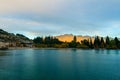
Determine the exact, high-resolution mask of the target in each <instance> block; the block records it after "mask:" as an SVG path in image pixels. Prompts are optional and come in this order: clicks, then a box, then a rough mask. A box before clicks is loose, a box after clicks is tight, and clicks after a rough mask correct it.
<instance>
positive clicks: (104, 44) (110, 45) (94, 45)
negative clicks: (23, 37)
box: [33, 36, 120, 49]
mask: <svg viewBox="0 0 120 80" xmlns="http://www.w3.org/2000/svg"><path fill="white" fill-rule="evenodd" d="M33 42H34V46H35V47H39V48H46V47H53V48H82V49H100V48H101V49H120V41H119V39H118V38H117V37H115V38H114V39H110V38H109V37H108V36H107V37H106V38H103V37H99V36H96V37H95V39H94V41H93V42H92V39H91V38H90V39H89V40H86V39H85V40H82V41H81V42H77V40H76V36H74V38H73V40H72V41H71V42H61V41H59V40H58V39H57V38H54V37H51V36H48V37H45V38H42V37H37V38H34V39H33Z"/></svg>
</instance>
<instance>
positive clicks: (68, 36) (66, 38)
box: [55, 34, 94, 42]
mask: <svg viewBox="0 0 120 80" xmlns="http://www.w3.org/2000/svg"><path fill="white" fill-rule="evenodd" d="M55 37H56V38H58V39H59V40H60V41H63V42H71V41H72V40H73V38H74V35H73V34H64V35H59V36H55ZM76 38H77V42H81V41H82V40H85V39H86V40H89V39H90V38H91V39H92V42H93V41H94V37H91V36H81V35H77V36H76Z"/></svg>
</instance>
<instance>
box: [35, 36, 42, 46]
mask: <svg viewBox="0 0 120 80" xmlns="http://www.w3.org/2000/svg"><path fill="white" fill-rule="evenodd" d="M33 42H34V43H35V44H42V43H43V38H42V37H37V38H34V40H33Z"/></svg>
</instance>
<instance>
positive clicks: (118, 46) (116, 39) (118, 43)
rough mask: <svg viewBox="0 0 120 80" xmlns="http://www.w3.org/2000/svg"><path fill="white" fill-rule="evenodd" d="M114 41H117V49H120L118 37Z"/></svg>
mask: <svg viewBox="0 0 120 80" xmlns="http://www.w3.org/2000/svg"><path fill="white" fill-rule="evenodd" d="M114 41H115V45H116V47H117V48H120V41H119V40H118V38H117V37H115V39H114Z"/></svg>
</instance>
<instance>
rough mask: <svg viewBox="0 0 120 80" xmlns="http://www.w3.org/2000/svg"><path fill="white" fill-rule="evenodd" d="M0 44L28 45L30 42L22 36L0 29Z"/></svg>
mask: <svg viewBox="0 0 120 80" xmlns="http://www.w3.org/2000/svg"><path fill="white" fill-rule="evenodd" d="M0 42H19V43H26V42H27V43H28V42H31V40H30V39H29V38H27V37H26V36H24V35H22V34H13V33H8V32H7V31H4V30H2V29H0Z"/></svg>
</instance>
